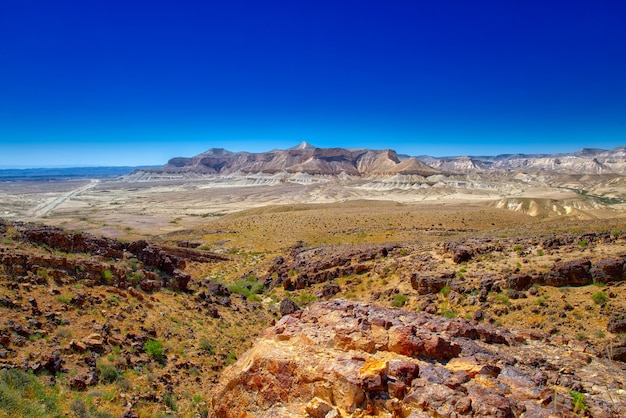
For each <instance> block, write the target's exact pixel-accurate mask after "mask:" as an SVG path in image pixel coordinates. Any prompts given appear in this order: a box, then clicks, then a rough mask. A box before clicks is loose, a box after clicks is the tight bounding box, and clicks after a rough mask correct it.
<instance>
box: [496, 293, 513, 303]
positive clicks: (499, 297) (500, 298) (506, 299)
mask: <svg viewBox="0 0 626 418" xmlns="http://www.w3.org/2000/svg"><path fill="white" fill-rule="evenodd" d="M496 300H497V301H498V302H500V303H502V304H503V305H506V306H509V305H510V304H511V301H510V300H509V296H508V295H505V294H504V293H500V294H497V295H496Z"/></svg>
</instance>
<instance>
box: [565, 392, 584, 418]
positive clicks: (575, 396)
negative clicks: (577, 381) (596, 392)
mask: <svg viewBox="0 0 626 418" xmlns="http://www.w3.org/2000/svg"><path fill="white" fill-rule="evenodd" d="M569 396H571V397H572V403H573V404H574V413H575V414H579V413H581V412H584V411H586V410H587V409H589V407H588V406H587V401H586V399H585V394H584V393H580V392H576V391H575V390H570V391H569Z"/></svg>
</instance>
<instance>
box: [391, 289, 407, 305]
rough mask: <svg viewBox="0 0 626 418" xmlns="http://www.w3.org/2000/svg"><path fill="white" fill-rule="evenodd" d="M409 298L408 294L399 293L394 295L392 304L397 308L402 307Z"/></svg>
mask: <svg viewBox="0 0 626 418" xmlns="http://www.w3.org/2000/svg"><path fill="white" fill-rule="evenodd" d="M407 300H408V297H407V296H406V295H403V294H402V293H398V294H397V295H395V296H394V297H393V300H392V301H391V306H394V307H396V308H401V307H403V306H404V304H405V303H406V301H407Z"/></svg>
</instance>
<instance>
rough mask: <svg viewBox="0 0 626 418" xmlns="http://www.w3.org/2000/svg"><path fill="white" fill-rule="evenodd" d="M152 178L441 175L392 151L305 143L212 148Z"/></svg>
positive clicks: (171, 164) (175, 162)
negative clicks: (246, 149)
mask: <svg viewBox="0 0 626 418" xmlns="http://www.w3.org/2000/svg"><path fill="white" fill-rule="evenodd" d="M145 172H147V173H153V174H168V173H169V174H181V173H184V174H187V175H191V174H196V175H200V174H202V175H206V174H220V175H228V174H233V173H238V174H252V173H266V174H274V173H280V172H285V173H306V174H315V175H339V174H342V173H345V174H348V175H353V176H361V175H382V174H386V175H389V174H391V175H393V174H418V175H432V174H436V173H439V170H436V169H434V168H432V167H429V166H427V165H426V164H424V163H423V162H421V161H419V160H417V159H415V158H407V159H404V160H402V161H400V159H399V158H398V155H397V154H396V152H395V151H392V150H369V149H357V150H348V149H343V148H316V147H314V146H311V145H309V144H307V143H305V142H303V143H302V144H300V145H298V146H296V147H294V148H290V149H287V150H273V151H269V152H262V153H251V152H231V151H227V150H225V149H222V148H213V149H210V150H208V151H206V152H204V153H202V154H199V155H197V156H195V157H191V158H172V159H171V160H170V161H169V162H168V163H167V164H166V165H165V166H163V168H161V169H152V170H145Z"/></svg>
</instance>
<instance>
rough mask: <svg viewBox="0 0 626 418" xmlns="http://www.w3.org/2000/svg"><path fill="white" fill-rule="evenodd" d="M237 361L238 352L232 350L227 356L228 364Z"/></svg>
mask: <svg viewBox="0 0 626 418" xmlns="http://www.w3.org/2000/svg"><path fill="white" fill-rule="evenodd" d="M236 361H237V353H235V352H234V351H231V352H230V353H228V357H226V364H233V363H234V362H236Z"/></svg>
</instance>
